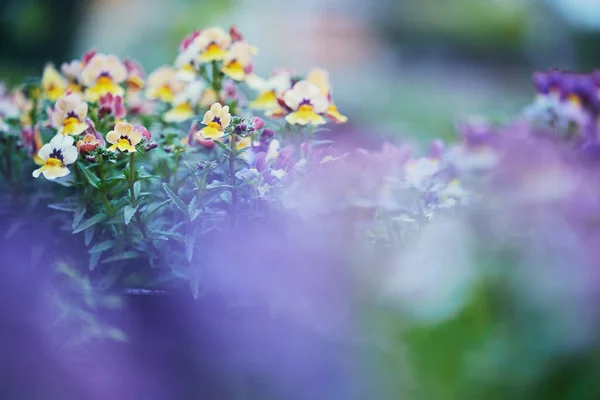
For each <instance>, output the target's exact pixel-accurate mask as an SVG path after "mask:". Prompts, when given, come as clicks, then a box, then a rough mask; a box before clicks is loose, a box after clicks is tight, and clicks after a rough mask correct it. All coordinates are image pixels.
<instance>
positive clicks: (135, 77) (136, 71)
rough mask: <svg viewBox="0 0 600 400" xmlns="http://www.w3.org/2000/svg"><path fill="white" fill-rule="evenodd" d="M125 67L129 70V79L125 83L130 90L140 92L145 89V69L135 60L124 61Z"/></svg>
mask: <svg viewBox="0 0 600 400" xmlns="http://www.w3.org/2000/svg"><path fill="white" fill-rule="evenodd" d="M123 65H125V69H126V70H127V79H126V80H125V83H126V84H127V88H128V89H130V90H140V89H142V88H143V87H144V76H145V74H144V69H143V68H142V66H141V65H140V64H139V63H138V62H137V61H134V60H130V59H128V58H125V59H123Z"/></svg>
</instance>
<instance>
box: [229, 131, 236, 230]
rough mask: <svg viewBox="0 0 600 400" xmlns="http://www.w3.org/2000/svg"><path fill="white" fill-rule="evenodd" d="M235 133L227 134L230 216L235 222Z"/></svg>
mask: <svg viewBox="0 0 600 400" xmlns="http://www.w3.org/2000/svg"><path fill="white" fill-rule="evenodd" d="M236 137H237V135H236V134H235V133H232V134H231V135H230V136H229V150H230V151H229V176H230V177H231V186H232V187H233V189H231V218H232V221H234V222H235V219H236V206H237V179H236V177H235V158H236V156H235V152H236V151H235V150H236V149H235V144H236V143H235V142H236Z"/></svg>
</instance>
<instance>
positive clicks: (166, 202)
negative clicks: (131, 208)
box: [144, 200, 171, 222]
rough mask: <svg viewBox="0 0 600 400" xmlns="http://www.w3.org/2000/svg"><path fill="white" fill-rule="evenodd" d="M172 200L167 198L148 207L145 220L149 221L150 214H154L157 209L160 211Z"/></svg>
mask: <svg viewBox="0 0 600 400" xmlns="http://www.w3.org/2000/svg"><path fill="white" fill-rule="evenodd" d="M170 202H171V200H165V201H163V202H162V203H158V204H154V205H152V206H150V207H148V209H147V210H146V215H145V216H144V222H147V221H148V218H150V216H151V215H152V214H154V213H155V212H156V211H158V210H159V209H160V208H162V207H163V206H164V205H166V204H169V203H170Z"/></svg>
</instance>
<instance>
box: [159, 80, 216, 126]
mask: <svg viewBox="0 0 600 400" xmlns="http://www.w3.org/2000/svg"><path fill="white" fill-rule="evenodd" d="M205 87H206V85H205V84H204V82H203V81H200V80H197V81H194V82H191V83H188V84H187V85H186V86H185V88H184V89H183V90H182V91H181V92H180V93H178V94H177V95H175V97H174V98H173V101H172V104H173V108H171V109H170V110H169V111H167V112H166V113H165V115H164V120H165V121H166V122H182V121H185V120H187V119H190V118H192V117H193V116H194V115H195V114H196V113H195V107H196V104H198V102H199V101H200V99H201V97H202V93H203V92H204V89H205Z"/></svg>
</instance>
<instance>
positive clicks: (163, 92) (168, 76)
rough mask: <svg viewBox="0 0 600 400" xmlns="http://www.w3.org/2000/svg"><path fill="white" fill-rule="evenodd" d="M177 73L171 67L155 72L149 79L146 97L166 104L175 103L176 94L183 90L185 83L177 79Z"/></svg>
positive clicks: (164, 67) (161, 68)
mask: <svg viewBox="0 0 600 400" xmlns="http://www.w3.org/2000/svg"><path fill="white" fill-rule="evenodd" d="M176 73H177V71H176V70H175V68H173V67H169V66H162V67H159V68H158V69H156V70H155V71H153V72H152V73H151V74H150V76H149V77H148V87H147V89H146V97H147V98H149V99H150V100H160V101H164V102H165V103H170V102H171V101H173V98H174V97H175V94H176V93H178V92H180V91H181V90H182V89H183V82H181V81H178V80H177V79H176V77H175V74H176Z"/></svg>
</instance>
